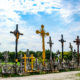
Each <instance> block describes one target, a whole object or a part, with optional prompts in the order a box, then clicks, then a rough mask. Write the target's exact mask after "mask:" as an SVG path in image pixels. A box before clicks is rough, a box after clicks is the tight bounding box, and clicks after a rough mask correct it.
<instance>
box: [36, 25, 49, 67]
mask: <svg viewBox="0 0 80 80" xmlns="http://www.w3.org/2000/svg"><path fill="white" fill-rule="evenodd" d="M36 33H37V34H40V35H41V37H42V49H43V53H42V59H43V66H45V40H44V38H45V36H49V33H48V32H47V33H46V32H45V30H44V25H41V30H40V31H39V30H36Z"/></svg>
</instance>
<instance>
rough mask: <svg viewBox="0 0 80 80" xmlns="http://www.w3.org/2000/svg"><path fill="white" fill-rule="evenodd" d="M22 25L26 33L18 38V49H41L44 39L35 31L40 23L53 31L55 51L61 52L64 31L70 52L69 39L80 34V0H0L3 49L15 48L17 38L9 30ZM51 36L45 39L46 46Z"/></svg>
mask: <svg viewBox="0 0 80 80" xmlns="http://www.w3.org/2000/svg"><path fill="white" fill-rule="evenodd" d="M16 24H19V31H20V32H22V33H23V34H24V35H23V36H20V39H19V46H18V48H19V50H23V51H26V50H27V49H30V50H34V51H37V50H42V39H41V36H40V35H37V34H36V33H35V31H36V30H37V29H38V30H40V28H41V24H43V25H44V26H45V31H46V32H49V33H50V36H51V37H52V41H53V42H54V45H53V51H54V52H56V51H57V50H58V49H59V50H60V51H61V43H60V42H59V41H58V40H59V39H61V34H63V35H64V39H65V40H66V41H67V42H66V43H65V46H64V50H65V51H69V50H70V49H69V42H71V43H72V45H73V47H74V49H76V45H75V44H74V43H73V41H74V40H75V39H76V36H77V35H80V0H0V34H1V35H0V43H1V45H0V51H6V50H9V51H15V37H14V35H12V34H10V31H13V30H15V25H16ZM48 40H49V37H46V38H45V45H46V49H49V45H48V44H47V42H48Z"/></svg>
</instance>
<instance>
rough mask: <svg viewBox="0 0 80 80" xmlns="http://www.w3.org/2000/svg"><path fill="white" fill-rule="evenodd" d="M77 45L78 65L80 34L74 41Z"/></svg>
mask: <svg viewBox="0 0 80 80" xmlns="http://www.w3.org/2000/svg"><path fill="white" fill-rule="evenodd" d="M73 42H74V43H76V45H77V62H78V63H77V65H78V66H79V45H80V39H79V36H77V39H76V40H75V41H73Z"/></svg>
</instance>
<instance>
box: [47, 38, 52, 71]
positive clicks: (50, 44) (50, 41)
mask: <svg viewBox="0 0 80 80" xmlns="http://www.w3.org/2000/svg"><path fill="white" fill-rule="evenodd" d="M47 43H48V44H49V46H50V68H51V70H52V45H53V43H52V40H51V37H49V42H47Z"/></svg>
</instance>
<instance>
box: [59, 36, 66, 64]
mask: <svg viewBox="0 0 80 80" xmlns="http://www.w3.org/2000/svg"><path fill="white" fill-rule="evenodd" d="M59 41H60V42H61V44H62V62H63V56H64V50H63V48H64V42H66V41H65V40H64V39H63V35H61V40H59Z"/></svg>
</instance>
